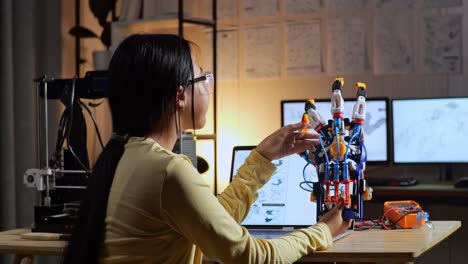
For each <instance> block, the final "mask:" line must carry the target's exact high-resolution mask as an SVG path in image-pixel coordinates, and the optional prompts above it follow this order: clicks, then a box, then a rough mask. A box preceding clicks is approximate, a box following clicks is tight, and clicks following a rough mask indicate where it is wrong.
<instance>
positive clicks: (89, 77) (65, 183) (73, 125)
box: [24, 71, 109, 233]
mask: <svg viewBox="0 0 468 264" xmlns="http://www.w3.org/2000/svg"><path fill="white" fill-rule="evenodd" d="M35 81H36V82H37V138H38V142H40V144H39V168H31V169H28V170H27V171H26V172H25V174H24V183H25V184H26V185H27V186H28V187H31V188H36V189H37V190H38V191H39V192H40V204H39V205H36V206H35V207H34V223H33V224H32V231H33V232H54V233H70V232H71V228H72V223H73V221H74V219H75V218H76V215H77V212H78V208H79V200H80V199H81V194H82V192H83V190H85V189H86V186H87V182H88V177H89V176H90V174H91V169H90V165H89V160H88V151H87V149H86V142H87V138H86V122H85V119H84V114H83V112H84V111H86V112H87V113H88V114H89V115H90V116H91V119H92V120H93V122H94V125H95V128H96V132H97V134H98V139H99V141H100V143H101V146H103V143H102V139H101V135H100V134H99V130H98V128H97V124H96V122H95V121H96V120H95V117H94V115H93V114H92V111H91V110H90V109H89V106H88V105H86V104H84V103H83V102H82V101H81V99H99V98H104V97H107V95H108V91H109V84H108V74H107V72H106V71H91V72H87V73H86V74H85V76H84V77H83V78H72V79H52V78H48V77H46V76H44V77H41V78H39V79H36V80H35ZM48 100H60V101H61V102H62V103H63V104H64V106H65V110H64V112H63V114H62V116H61V118H60V122H59V129H58V135H57V141H56V145H55V150H54V152H53V153H51V152H50V151H49V142H48V141H49V128H48V123H49V120H48V115H49V113H48V112H49V109H48ZM50 153H51V154H52V155H49V154H50Z"/></svg>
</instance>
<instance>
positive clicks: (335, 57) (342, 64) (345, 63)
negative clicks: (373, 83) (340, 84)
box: [327, 17, 368, 75]
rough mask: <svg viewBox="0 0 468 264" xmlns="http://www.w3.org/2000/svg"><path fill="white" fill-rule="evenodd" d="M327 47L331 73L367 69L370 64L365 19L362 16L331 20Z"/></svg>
mask: <svg viewBox="0 0 468 264" xmlns="http://www.w3.org/2000/svg"><path fill="white" fill-rule="evenodd" d="M327 48H328V52H327V54H328V60H327V62H328V71H329V73H330V74H332V75H336V74H349V73H360V72H363V71H365V70H366V67H367V64H368V63H367V53H366V51H367V47H366V23H365V20H364V19H363V18H360V17H354V18H339V19H331V20H329V24H328V43H327Z"/></svg>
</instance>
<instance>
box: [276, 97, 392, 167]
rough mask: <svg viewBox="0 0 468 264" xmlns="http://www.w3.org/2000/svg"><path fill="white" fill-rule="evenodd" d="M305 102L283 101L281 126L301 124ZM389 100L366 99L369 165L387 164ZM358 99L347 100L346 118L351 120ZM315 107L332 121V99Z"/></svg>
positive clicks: (319, 101)
mask: <svg viewBox="0 0 468 264" xmlns="http://www.w3.org/2000/svg"><path fill="white" fill-rule="evenodd" d="M305 101H306V99H303V100H284V101H281V125H282V126H285V125H289V124H294V123H297V122H300V121H301V119H302V115H303V114H304V105H305ZM388 102H389V100H388V98H367V99H366V121H365V123H364V133H365V141H364V143H365V146H366V150H367V163H368V164H387V163H388V162H389V160H390V157H389V156H390V154H389V140H388V137H389V136H388V135H389V128H388V125H387V124H388V112H389V108H388ZM355 103H356V99H355V98H353V99H345V113H344V116H345V118H349V119H350V120H351V114H352V111H353V107H354V104H355ZM315 106H316V107H317V110H318V111H319V113H320V114H321V115H322V117H323V118H324V119H325V122H327V120H330V119H332V115H331V102H330V99H316V100H315Z"/></svg>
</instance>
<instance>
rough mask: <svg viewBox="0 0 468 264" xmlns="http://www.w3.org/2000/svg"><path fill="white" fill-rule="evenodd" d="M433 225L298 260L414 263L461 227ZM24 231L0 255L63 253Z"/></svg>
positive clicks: (13, 234)
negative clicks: (428, 227)
mask: <svg viewBox="0 0 468 264" xmlns="http://www.w3.org/2000/svg"><path fill="white" fill-rule="evenodd" d="M433 224H434V229H415V230H391V231H387V230H367V231H355V232H353V233H352V234H350V235H349V236H347V237H344V238H342V239H340V240H338V241H336V242H335V244H334V245H333V246H332V247H330V248H329V249H327V250H324V251H319V252H315V253H314V254H311V255H309V256H306V257H304V258H302V259H301V260H300V261H302V262H317V261H325V262H326V261H345V262H381V261H387V262H389V261H390V262H413V261H414V260H415V259H416V258H417V257H419V256H420V255H421V254H423V253H424V252H426V251H427V250H429V249H430V248H432V247H433V246H435V245H437V244H438V243H440V242H441V241H442V240H444V239H446V238H447V237H448V236H450V235H451V234H452V233H454V232H455V231H456V230H457V229H459V228H460V226H461V223H460V221H434V222H433ZM24 232H29V230H28V229H15V230H10V231H6V232H0V253H3V254H15V255H17V257H16V258H15V262H16V263H28V262H27V261H28V260H32V257H33V256H34V255H55V256H60V255H61V254H62V252H63V249H64V247H65V243H66V242H64V241H32V240H25V239H21V238H20V234H21V233H24ZM23 259H24V260H26V261H24V260H23ZM22 260H23V261H24V262H21V261H22Z"/></svg>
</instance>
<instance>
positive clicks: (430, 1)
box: [423, 0, 462, 8]
mask: <svg viewBox="0 0 468 264" xmlns="http://www.w3.org/2000/svg"><path fill="white" fill-rule="evenodd" d="M461 5H462V0H424V1H423V6H424V7H427V8H444V7H453V6H461Z"/></svg>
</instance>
